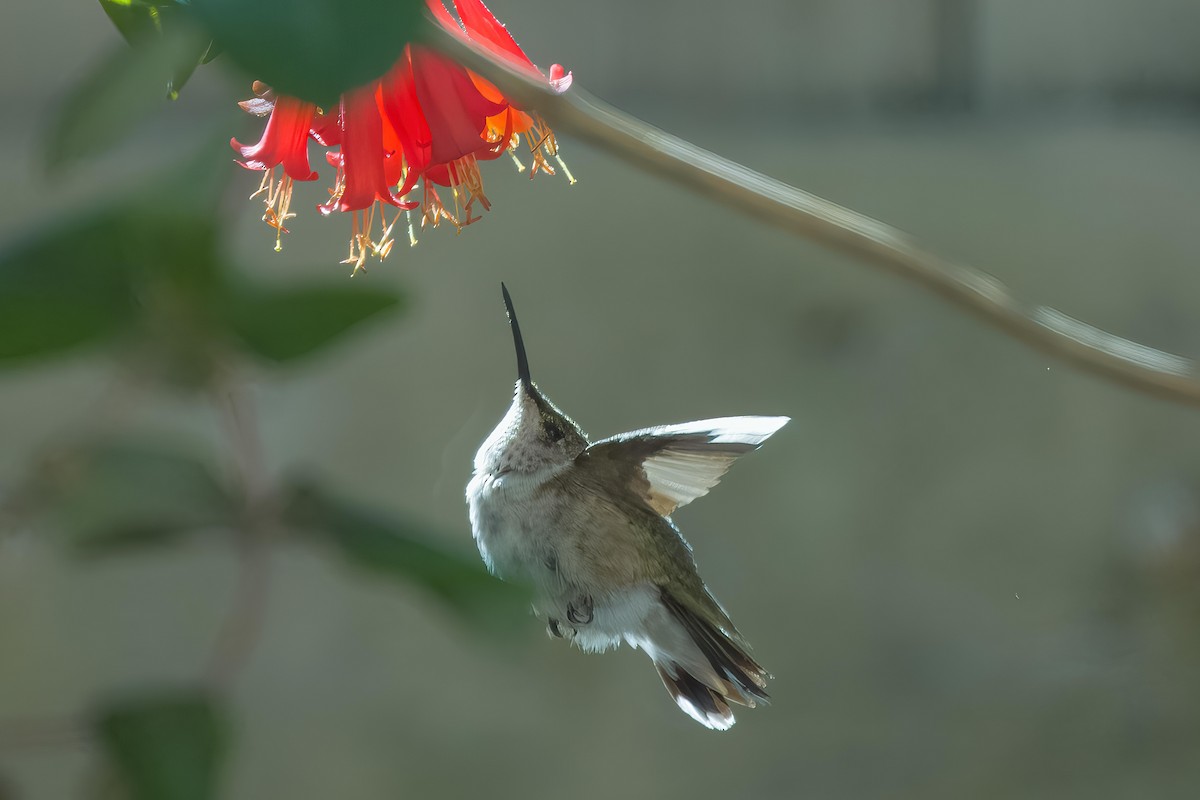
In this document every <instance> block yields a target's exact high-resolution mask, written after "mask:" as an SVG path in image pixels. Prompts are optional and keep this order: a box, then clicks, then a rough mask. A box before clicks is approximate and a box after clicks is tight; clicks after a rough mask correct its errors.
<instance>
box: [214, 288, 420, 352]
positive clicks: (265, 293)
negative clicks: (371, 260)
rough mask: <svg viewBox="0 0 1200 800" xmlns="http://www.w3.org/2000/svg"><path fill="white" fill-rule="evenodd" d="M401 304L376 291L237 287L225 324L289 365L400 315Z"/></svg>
mask: <svg viewBox="0 0 1200 800" xmlns="http://www.w3.org/2000/svg"><path fill="white" fill-rule="evenodd" d="M401 299H402V298H401V295H400V294H398V293H397V292H394V291H390V290H387V289H382V288H379V287H375V286H346V285H344V284H342V285H337V284H331V285H309V286H298V287H297V286H288V287H285V288H279V289H275V288H263V287H249V286H246V287H240V288H233V287H231V289H230V294H229V296H228V299H227V301H226V303H227V305H226V308H225V319H226V322H227V324H228V325H229V326H230V329H231V330H232V331H233V333H234V334H235V335H236V336H237V338H238V339H239V340H240V341H241V342H242V344H244V345H245V347H246V348H247V349H248V350H250V351H251V352H252V353H254V354H256V355H258V356H261V357H262V358H265V359H267V360H269V361H276V362H284V361H290V360H292V359H294V358H299V357H301V356H305V355H308V354H309V353H312V352H315V351H316V350H319V349H320V348H322V347H326V346H328V345H330V344H332V343H333V342H335V341H337V340H338V339H339V338H341V337H342V336H344V335H345V334H347V333H350V332H351V331H352V330H353V329H354V328H355V327H357V326H358V325H360V324H361V323H363V322H365V321H367V320H368V319H371V318H372V317H375V316H378V315H379V314H382V313H383V312H385V311H395V310H397V309H398V308H399V307H400V302H401Z"/></svg>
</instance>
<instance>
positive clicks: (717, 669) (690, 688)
mask: <svg viewBox="0 0 1200 800" xmlns="http://www.w3.org/2000/svg"><path fill="white" fill-rule="evenodd" d="M662 606H663V609H664V610H665V611H666V612H667V614H666V615H665V616H667V617H668V619H667V620H663V621H662V622H665V625H662V624H660V625H658V626H656V627H657V628H658V630H657V631H654V632H653V633H652V637H653V640H652V641H645V640H643V641H642V642H639V644H640V645H641V646H642V648H643V649H644V650H646V652H647V654H648V655H649V656H650V657H651V658H652V659H653V660H654V666H655V667H656V668H657V669H658V674H659V677H661V678H662V682H663V685H664V686H665V687H667V692H669V693H670V695H671V698H672V699H674V701H675V702H676V704H678V705H679V707H680V708H681V709H683V711H684V712H685V713H686V714H688V715H689V716H690V717H692V719H694V720H696V721H697V722H699V723H700V724H701V725H704V726H705V727H707V728H712V729H714V730H720V731H723V730H728V729H729V728H730V727H731V726H732V725H733V723H734V718H733V712H732V711H731V710H730V708H729V704H730V703H736V704H737V705H741V706H746V707H748V708H754V707H755V706H756V705H757V704H759V703H764V704H765V703H767V702H768V701H769V699H770V698H769V696H768V695H767V692H766V685H767V678H769V677H770V675H769V674H768V673H767V671H766V670H765V669H763V668H762V665H760V664H759V663H758V662H757V661H755V660H754V658H753V656H751V655H750V654H749V653H748V652H746V648H745V645H744V644H743V643H742V642H740V641H739V640H738V638H737V636H736V634H733V633H731V632H726V631H724V630H722V629H721V628H719V627H717V626H715V625H713V624H712V623H711V622H709V621H707V620H705V619H703V618H702V617H701V616H699V615H697V614H696V613H695V612H694V611H692V610H691V609H689V608H687V607H686V606H684V605H683V604H682V603H680V602H679V601H678V600H676V599H675V598H674V597H672V596H671V594H670V593H669V592H668V591H666V590H665V589H664V590H663V591H662ZM664 628H668V630H664Z"/></svg>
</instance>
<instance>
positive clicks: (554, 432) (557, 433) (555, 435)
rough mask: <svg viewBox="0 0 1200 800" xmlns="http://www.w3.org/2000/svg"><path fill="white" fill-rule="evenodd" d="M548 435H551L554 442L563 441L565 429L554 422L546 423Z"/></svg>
mask: <svg viewBox="0 0 1200 800" xmlns="http://www.w3.org/2000/svg"><path fill="white" fill-rule="evenodd" d="M546 435H547V436H549V437H550V441H552V442H561V441H562V440H563V436H564V434H563V430H562V428H560V427H558V425H556V424H554V423H553V422H547V423H546Z"/></svg>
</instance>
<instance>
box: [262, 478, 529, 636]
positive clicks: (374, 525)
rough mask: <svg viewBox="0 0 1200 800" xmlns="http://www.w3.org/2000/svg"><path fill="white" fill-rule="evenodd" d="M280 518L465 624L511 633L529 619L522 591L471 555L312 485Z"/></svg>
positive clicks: (296, 494) (291, 501)
mask: <svg viewBox="0 0 1200 800" xmlns="http://www.w3.org/2000/svg"><path fill="white" fill-rule="evenodd" d="M284 518H285V520H286V522H287V523H288V524H289V525H291V526H292V527H293V528H295V529H298V530H301V531H305V532H308V533H311V534H314V535H316V536H319V537H321V538H324V539H326V540H328V541H330V542H332V543H333V544H334V545H336V546H337V547H338V549H339V550H340V551H341V553H342V555H343V556H345V557H346V559H347V560H348V561H350V562H351V563H353V564H356V565H358V566H360V567H364V568H366V569H369V570H372V571H373V572H376V573H378V574H380V575H383V576H385V577H388V578H392V579H396V580H400V581H402V582H405V583H412V584H416V585H418V586H421V587H424V588H425V589H426V590H428V591H429V592H431V593H432V594H433V595H434V596H435V597H437V598H438V599H439V600H441V601H442V602H444V603H446V604H447V605H448V606H450V607H451V608H453V609H454V610H455V611H457V612H458V613H460V614H462V615H463V616H464V617H465V618H467V619H469V620H472V621H475V622H479V623H483V624H485V625H486V626H487V627H493V628H495V627H501V628H510V627H512V626H513V625H515V624H519V623H520V622H521V621H523V620H524V619H525V617H526V616H527V612H528V609H529V594H528V592H527V591H525V589H524V588H523V587H520V586H514V585H513V584H510V583H503V582H501V581H500V580H499V579H497V578H494V577H492V576H491V575H489V574H488V572H487V571H486V570H485V569H484V568H483V563H482V562H481V561H480V559H479V557H478V556H477V555H476V554H475V553H467V552H463V551H462V550H460V549H459V548H450V547H446V546H444V545H442V544H440V543H438V542H436V540H434V539H433V538H432V537H430V536H429V534H428V532H427V530H425V529H422V528H420V527H419V526H417V525H415V524H413V523H411V522H407V521H402V520H398V519H395V518H392V517H390V516H388V515H387V514H385V513H383V512H380V511H377V510H374V509H370V508H366V507H363V506H360V505H357V504H354V503H351V502H349V501H346V500H343V499H340V498H334V497H331V496H330V495H328V494H326V493H325V492H324V491H323V490H321V489H318V488H317V487H314V486H311V485H307V486H300V487H296V488H295V489H294V490H293V491H292V492H291V493H290V497H289V500H288V502H287V504H286V507H285V511H284Z"/></svg>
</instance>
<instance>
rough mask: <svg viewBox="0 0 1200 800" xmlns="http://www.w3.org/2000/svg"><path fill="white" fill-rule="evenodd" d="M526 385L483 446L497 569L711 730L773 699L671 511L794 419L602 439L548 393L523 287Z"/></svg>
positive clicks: (474, 510)
mask: <svg viewBox="0 0 1200 800" xmlns="http://www.w3.org/2000/svg"><path fill="white" fill-rule="evenodd" d="M500 286H501V290H502V291H503V293H504V303H505V306H506V307H507V309H508V319H509V323H510V325H511V327H512V335H513V342H514V344H515V345H516V350H517V376H518V378H517V383H516V394H515V396H514V397H513V401H512V405H511V406H510V407H509V409H508V413H507V414H505V415H504V418H503V419H501V420H500V424H499V425H497V426H496V428H495V430H493V431H492V432H491V434H490V435H489V436H488V437H487V439H486V440H485V441H484V443H483V444H482V445H481V446H480V448H479V452H477V453H476V454H475V472H474V475H473V476H472V478H471V482H470V483H469V484H468V485H467V504H468V506H469V507H470V514H471V528H472V532H473V534H474V537H475V542H476V544H477V545H478V546H479V553H480V555H482V556H483V560H484V562H485V563H486V564H487V566H488V569H489V570H491V571H492V573H494V574H495V575H497V576H499V577H501V578H504V579H513V580H522V581H526V582H528V583H530V584H531V585H532V586H533V588H534V593H535V601H534V609H535V612H536V613H537V614H538V616H539V617H542V618H544V619H545V620H546V623H547V631H548V633H549V634H550V635H551V636H554V637H558V638H562V639H568V640H570V641H571V642H573V643H574V644H575V645H577V646H578V647H580V648H581V649H583V650H585V651H588V652H597V653H598V652H602V651H604V650H606V649H608V648H609V647H615V646H617V645H619V644H620V643H621V640H622V639H624V640H625V641H626V642H628V643H629V644H630V645H631V646H632V647H634V648H640V649H641V650H644V651H645V652H646V654H647V655H648V656H650V658H651V660H652V661H653V662H654V666H655V668H657V670H658V674H659V676H660V677H661V678H662V682H663V685H665V686H666V687H667V691H668V692H669V693H670V694H671V697H672V698H673V699H674V700H675V702H676V703H677V704H678V705H679V707H680V708H681V709H683V710H684V711H685V712H686V713H687V714H689V715H690V716H691V717H692V718H693V719H695V720H696V721H697V722H699V723H700V724H701V725H704V726H706V727H708V728H713V729H716V730H727V729H728V728H729V727H730V726H731V725H733V723H734V718H733V712H732V711H731V710H730V708H729V704H730V703H736V704H738V705H743V706H748V707H750V708H753V707H754V706H755V705H756V704H758V703H760V702H761V703H765V702H767V699H768V696H767V692H766V685H767V678H768V677H770V676H769V675H768V674H767V671H766V670H764V669H763V668H762V666H760V665H759V663H758V662H757V661H756V660H755V659H754V657H753V656H751V655H750V653H749V647H748V645H747V643H746V641H745V640H744V639H743V638H742V637H741V635H740V634H739V633H738V632H737V629H736V628H734V626H733V622H732V621H731V620H730V619H729V615H728V614H726V613H725V610H724V609H723V608H721V605H720V603H718V602H717V599H716V598H715V597H713V595H712V593H711V592H710V591H709V590H708V587H707V586H705V585H704V581H703V580H701V579H700V576H699V574H698V573H697V572H696V562H695V561H694V560H693V558H692V549H691V547H690V546H689V545H688V543H687V542H686V541H685V540H684V538H683V536H682V535H681V534H680V533H679V529H678V528H677V527H676V526H675V523H674V522H673V521H672V520H671V516H670V515H671V514H672V513H673V512H674V511H675V510H676V509H677V508H680V507H681V506H684V505H687V504H688V503H690V502H691V501H692V500H695V499H696V498H697V497H701V496H703V495H705V494H707V493H708V490H709V489H711V488H712V487H713V486H715V485H716V484H717V482H718V481H719V480H720V479H721V476H722V475H724V474H725V471H726V470H728V469H729V467H730V465H732V464H733V462H734V461H736V460H737V458H738V457H739V456H741V455H744V454H746V453H748V452H750V451H751V450H756V449H758V447H759V445H761V444H762V443H763V442H764V441H766V439H767V438H768V437H769V436H771V434H773V433H775V431H777V430H779V429H780V428H781V427H783V425H784V424H785V423H787V421H788V418H787V417H724V418H721V419H707V420H701V421H698V422H685V423H682V424H679V425H665V426H661V427H656V428H647V429H645V430H639V431H632V432H630V433H622V434H620V435H618V436H614V437H612V438H610V439H603V440H601V441H599V442H595V443H591V442H589V440H588V437H587V435H586V434H585V433H584V432H583V430H582V429H580V427H579V426H578V425H577V424H576V423H575V421H574V420H572V419H571V418H570V417H568V416H567V415H566V414H564V413H563V412H562V411H560V410H559V409H558V407H557V406H555V405H554V404H553V403H551V402H550V400H548V399H547V398H546V396H545V395H544V394H542V392H541V390H540V389H538V387H537V386H536V385H535V384H534V383H533V381H532V379H531V378H530V377H529V360H528V358H527V357H526V355H525V344H524V341H523V340H522V338H521V328H520V326H519V325H518V324H517V315H516V313H515V312H514V311H513V305H512V298H511V297H510V296H509V294H508V289H507V287H505V286H504V284H501V285H500Z"/></svg>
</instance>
